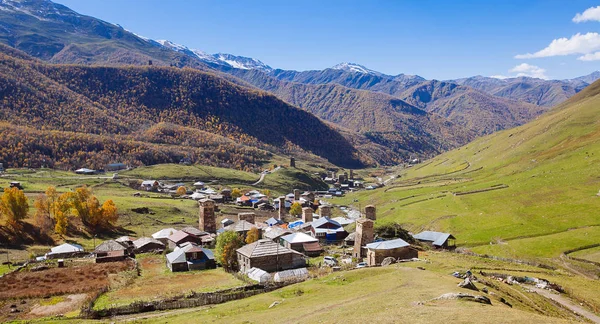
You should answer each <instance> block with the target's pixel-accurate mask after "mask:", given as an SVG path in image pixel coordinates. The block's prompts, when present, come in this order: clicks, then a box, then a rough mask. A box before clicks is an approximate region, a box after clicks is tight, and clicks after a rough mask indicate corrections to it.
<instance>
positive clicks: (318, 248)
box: [302, 242, 323, 252]
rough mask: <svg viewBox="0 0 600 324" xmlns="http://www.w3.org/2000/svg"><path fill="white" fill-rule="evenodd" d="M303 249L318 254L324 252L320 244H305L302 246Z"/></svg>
mask: <svg viewBox="0 0 600 324" xmlns="http://www.w3.org/2000/svg"><path fill="white" fill-rule="evenodd" d="M302 247H303V248H304V251H306V252H318V251H322V250H323V249H322V248H321V245H319V242H311V243H304V244H302Z"/></svg>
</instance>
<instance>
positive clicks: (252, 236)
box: [246, 227, 260, 244]
mask: <svg viewBox="0 0 600 324" xmlns="http://www.w3.org/2000/svg"><path fill="white" fill-rule="evenodd" d="M259 236H260V233H259V231H258V228H256V227H252V228H251V229H250V230H249V231H248V233H247V234H246V244H250V243H254V242H256V241H258V239H259Z"/></svg>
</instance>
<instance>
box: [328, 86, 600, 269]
mask: <svg viewBox="0 0 600 324" xmlns="http://www.w3.org/2000/svg"><path fill="white" fill-rule="evenodd" d="M590 92H592V93H593V94H594V96H591V95H590ZM598 92H600V89H599V87H598V86H596V87H591V88H590V89H586V90H585V91H584V92H583V93H582V94H580V95H578V96H575V97H573V98H572V99H571V100H569V101H568V102H567V103H565V104H564V106H562V107H558V108H556V109H555V110H554V111H553V112H551V113H549V114H547V115H544V116H542V117H540V118H538V119H536V120H535V121H533V122H531V123H529V124H527V125H524V126H521V127H517V128H515V129H511V130H506V131H501V132H498V133H495V134H493V135H490V136H487V137H484V138H481V139H478V140H476V141H474V142H472V143H470V144H468V145H466V146H464V147H461V148H458V149H455V150H453V151H450V152H447V153H445V154H442V155H440V156H438V157H436V158H433V159H431V160H429V161H425V162H423V163H422V164H420V165H417V166H414V167H412V168H408V169H405V170H399V173H400V175H401V177H400V178H398V179H396V180H394V181H392V182H391V183H389V185H388V186H387V187H386V188H382V189H378V190H374V191H364V192H359V193H356V194H351V195H347V196H346V197H344V198H341V199H336V200H334V202H336V203H340V204H346V205H349V204H353V205H355V206H356V205H358V204H362V206H365V205H366V204H369V203H371V204H375V205H376V206H377V208H378V214H377V217H378V221H377V223H380V224H381V223H386V222H398V223H401V224H403V225H404V226H405V227H406V228H407V229H409V230H411V231H413V232H419V231H421V230H439V231H446V232H451V233H452V234H454V235H455V236H456V237H457V243H458V244H459V245H461V246H463V247H469V248H473V250H475V251H477V252H485V253H492V254H499V255H510V256H516V257H522V258H538V257H544V258H552V257H558V256H559V255H560V254H561V252H562V251H564V250H567V249H569V248H575V247H578V246H584V245H588V244H592V243H597V242H598V238H599V237H600V227H599V226H600V197H598V196H597V195H596V194H597V193H598V190H599V189H600V168H598V165H599V164H600V108H599V107H600V97H598V96H595V94H597V93H598ZM465 193H466V194H465ZM354 200H358V201H359V202H358V203H356V202H354ZM376 226H377V225H376ZM490 244H492V245H490Z"/></svg>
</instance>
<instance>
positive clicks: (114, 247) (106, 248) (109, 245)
mask: <svg viewBox="0 0 600 324" xmlns="http://www.w3.org/2000/svg"><path fill="white" fill-rule="evenodd" d="M123 250H127V247H126V246H125V245H123V244H122V243H119V242H117V241H114V240H109V241H104V242H102V243H101V244H100V245H98V246H97V247H96V248H95V249H94V252H110V251H123Z"/></svg>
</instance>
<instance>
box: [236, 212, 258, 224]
mask: <svg viewBox="0 0 600 324" xmlns="http://www.w3.org/2000/svg"><path fill="white" fill-rule="evenodd" d="M254 218H256V215H255V214H254V213H239V214H238V220H240V221H242V220H245V221H246V222H248V223H250V224H254Z"/></svg>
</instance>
